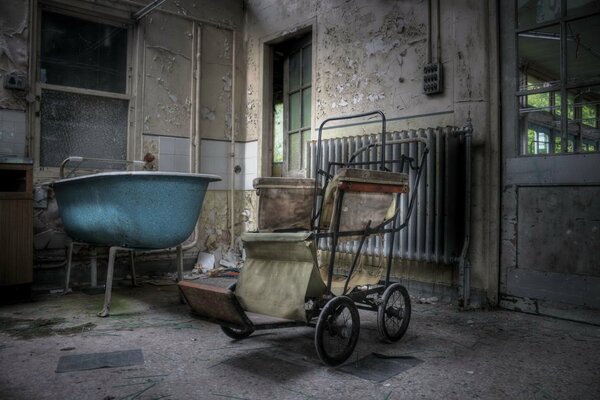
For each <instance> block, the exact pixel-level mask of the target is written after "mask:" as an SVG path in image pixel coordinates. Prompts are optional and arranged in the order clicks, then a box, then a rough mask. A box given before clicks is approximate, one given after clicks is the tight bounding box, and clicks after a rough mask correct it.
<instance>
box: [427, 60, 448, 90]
mask: <svg viewBox="0 0 600 400" xmlns="http://www.w3.org/2000/svg"><path fill="white" fill-rule="evenodd" d="M443 91H444V86H443V82H442V64H441V63H438V64H425V66H424V67H423V92H425V94H436V93H442V92H443Z"/></svg>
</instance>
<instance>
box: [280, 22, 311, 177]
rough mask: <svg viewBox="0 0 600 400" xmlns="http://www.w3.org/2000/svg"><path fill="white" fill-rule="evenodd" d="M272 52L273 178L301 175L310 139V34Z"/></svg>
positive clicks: (284, 44) (290, 41)
mask: <svg viewBox="0 0 600 400" xmlns="http://www.w3.org/2000/svg"><path fill="white" fill-rule="evenodd" d="M273 52H274V55H273V175H274V176H280V175H284V176H287V175H297V174H302V172H301V171H303V170H304V169H306V165H305V163H306V151H307V149H308V142H309V141H310V139H311V120H312V115H311V102H312V98H311V97H312V94H311V91H312V45H311V34H310V33H308V34H306V35H304V36H303V37H301V38H298V39H292V40H287V41H285V42H282V43H280V44H278V45H276V46H274V48H273Z"/></svg>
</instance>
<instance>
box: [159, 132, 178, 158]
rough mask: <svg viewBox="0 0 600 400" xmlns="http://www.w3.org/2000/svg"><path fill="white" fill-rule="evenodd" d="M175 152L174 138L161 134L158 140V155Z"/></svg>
mask: <svg viewBox="0 0 600 400" xmlns="http://www.w3.org/2000/svg"><path fill="white" fill-rule="evenodd" d="M162 154H175V138H171V137H166V136H161V137H160V141H159V155H162Z"/></svg>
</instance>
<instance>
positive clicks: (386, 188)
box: [179, 111, 429, 366]
mask: <svg viewBox="0 0 600 400" xmlns="http://www.w3.org/2000/svg"><path fill="white" fill-rule="evenodd" d="M366 117H379V118H380V119H381V133H380V134H378V135H377V136H376V137H374V140H373V141H372V142H370V143H367V144H365V145H363V146H361V147H359V148H357V149H356V150H355V151H354V152H353V153H352V155H351V156H350V157H349V159H348V161H347V162H323V155H322V152H323V148H322V136H323V130H324V128H325V126H326V125H328V124H330V123H332V122H336V121H346V120H350V119H355V118H366ZM386 135H387V132H386V119H385V115H384V114H383V113H382V112H381V111H374V112H370V113H364V114H356V115H351V116H344V117H335V118H329V119H327V120H325V121H323V123H322V124H321V125H320V127H319V131H318V141H317V149H316V157H315V158H316V160H315V161H316V162H314V163H313V165H314V174H313V176H315V179H314V190H313V191H312V194H311V195H312V197H313V199H312V212H311V214H310V220H309V221H306V223H305V224H300V225H304V227H302V228H298V224H296V225H295V228H294V229H290V230H285V229H284V230H281V229H280V230H278V231H275V232H252V233H245V234H243V235H242V241H243V243H244V247H245V250H246V254H247V259H246V262H245V264H244V267H243V268H242V272H241V274H240V276H239V279H238V281H237V283H235V284H233V285H231V286H230V287H229V288H228V289H224V288H218V287H214V286H210V285H203V284H198V283H194V282H187V281H181V282H179V288H180V290H181V293H182V294H183V296H184V298H185V299H186V302H187V303H188V304H189V305H190V307H191V309H192V312H193V313H195V314H196V315H197V316H199V317H200V318H203V319H205V320H208V321H211V322H214V323H217V324H219V325H221V327H222V330H223V331H224V333H225V334H227V335H228V336H230V337H231V338H233V339H237V340H239V339H243V338H246V337H248V336H250V335H251V334H252V333H253V332H254V331H255V330H262V329H275V328H284V327H291V326H301V325H308V326H312V327H315V328H316V331H315V347H316V350H317V354H318V356H319V358H320V359H321V361H323V362H324V363H325V364H327V365H331V366H335V365H339V364H341V363H343V362H344V361H346V360H347V359H348V357H350V355H351V354H352V352H353V351H354V348H355V346H356V343H357V341H358V337H359V332H360V316H359V309H361V310H368V311H373V312H377V328H378V332H379V335H380V337H381V338H382V340H384V341H386V342H389V343H392V342H395V341H398V340H399V339H400V338H402V336H403V335H404V334H405V332H406V330H407V328H408V325H409V322H410V316H411V303H410V297H409V294H408V291H407V290H406V288H405V287H403V286H402V285H401V284H399V283H392V282H391V280H390V273H391V268H392V259H393V249H394V246H393V243H394V240H395V236H396V234H397V233H398V232H399V231H400V230H402V229H405V228H406V227H407V226H408V221H409V218H410V215H411V214H412V210H413V208H414V203H415V199H416V196H415V194H416V193H417V188H418V185H419V182H420V178H421V175H422V172H423V169H424V167H425V165H426V157H427V155H428V152H429V148H428V142H427V140H426V139H424V138H421V137H414V138H408V139H401V140H394V141H386ZM411 142H420V147H421V151H420V154H418V155H417V156H416V157H409V156H407V155H405V154H397V155H396V157H387V155H388V154H393V153H397V151H392V150H393V148H394V146H395V145H403V144H407V143H411ZM398 148H401V146H395V149H398ZM367 151H370V152H372V151H375V152H377V157H376V161H361V160H363V159H367V157H362V156H363V155H364V154H365V152H367ZM370 159H373V158H372V157H370ZM322 164H323V165H324V168H321V165H322ZM325 164H326V165H325ZM392 171H400V172H392ZM403 171H406V172H403ZM407 172H408V173H407ZM409 173H410V179H409ZM409 181H410V183H411V187H410V188H409ZM403 193H406V194H407V196H408V202H407V203H406V202H402V201H401V198H400V196H401V195H402V194H403ZM402 204H404V206H402ZM401 211H402V212H401ZM401 214H402V215H401ZM373 236H379V237H380V240H379V242H378V244H377V245H376V246H375V247H376V248H378V249H379V250H380V251H383V250H384V249H385V253H382V254H381V256H380V260H385V264H386V265H385V268H384V267H383V265H382V266H381V270H385V277H384V278H382V277H381V275H377V274H376V275H375V277H373V276H371V275H369V274H368V273H366V272H364V271H363V270H362V265H361V260H362V258H361V257H362V254H363V248H364V247H365V246H364V245H365V243H366V241H367V239H369V238H370V237H373ZM383 239H386V240H383ZM341 248H343V249H344V251H343V252H342V251H340V249H341ZM317 253H319V254H320V255H321V256H322V257H321V258H322V259H324V260H326V261H327V262H319V256H318V254H317ZM342 253H344V254H342ZM342 256H344V257H345V258H346V259H348V260H349V265H348V267H347V268H346V269H345V271H343V272H342V274H339V272H340V271H339V270H340V268H339V259H340V258H342Z"/></svg>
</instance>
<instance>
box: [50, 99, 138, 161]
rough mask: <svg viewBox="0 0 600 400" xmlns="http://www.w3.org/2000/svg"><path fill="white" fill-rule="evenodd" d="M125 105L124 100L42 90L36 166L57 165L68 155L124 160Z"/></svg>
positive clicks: (125, 154) (125, 133) (125, 136)
mask: <svg viewBox="0 0 600 400" xmlns="http://www.w3.org/2000/svg"><path fill="white" fill-rule="evenodd" d="M128 104H129V102H128V101H127V100H119V99H108V98H105V97H98V96H88V95H82V94H76V93H66V92H58V91H53V90H44V91H42V99H41V110H40V115H41V144H40V165H41V166H44V167H57V166H59V165H60V163H61V161H63V160H64V159H65V158H67V157H69V156H82V157H93V158H108V159H113V160H125V159H126V158H127V112H128ZM86 165H90V164H86ZM90 166H91V165H90ZM105 166H106V165H103V167H105Z"/></svg>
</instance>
